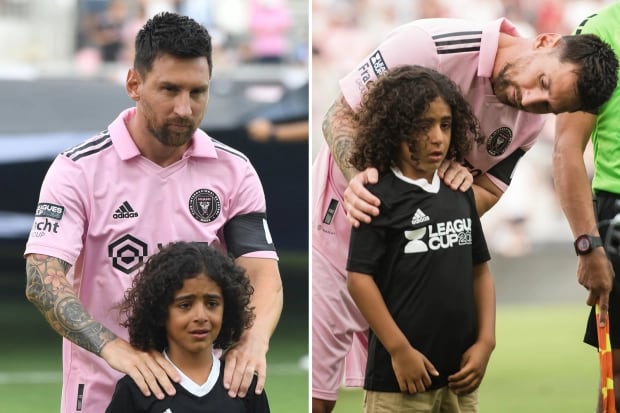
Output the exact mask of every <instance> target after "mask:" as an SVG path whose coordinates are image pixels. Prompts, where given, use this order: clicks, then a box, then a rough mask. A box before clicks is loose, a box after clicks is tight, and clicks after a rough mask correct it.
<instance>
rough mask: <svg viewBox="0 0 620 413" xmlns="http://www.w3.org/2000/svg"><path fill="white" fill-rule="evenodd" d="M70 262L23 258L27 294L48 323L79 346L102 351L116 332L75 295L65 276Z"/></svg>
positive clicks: (42, 257)
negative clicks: (96, 319)
mask: <svg viewBox="0 0 620 413" xmlns="http://www.w3.org/2000/svg"><path fill="white" fill-rule="evenodd" d="M69 268H70V266H69V264H67V263H66V262H64V261H62V260H60V259H58V258H54V257H49V256H46V255H37V254H31V255H29V256H28V257H27V258H26V277H27V278H26V297H27V298H28V300H29V301H30V302H32V303H33V304H34V305H35V306H36V307H37V308H38V309H39V311H40V312H41V313H42V314H43V316H44V317H45V319H46V320H47V322H48V323H49V325H50V326H51V327H52V328H53V329H54V330H55V331H56V332H58V333H59V334H60V335H62V336H63V337H66V338H67V339H69V340H71V341H72V342H73V343H75V344H77V345H78V346H80V347H82V348H84V349H86V350H88V351H90V352H92V353H95V354H97V355H100V354H101V350H102V349H103V347H104V346H105V345H106V344H107V343H108V342H110V341H112V340H114V339H115V338H116V336H115V335H114V333H112V332H111V331H110V330H108V329H107V328H105V327H104V326H103V325H101V324H100V323H98V322H97V321H95V320H94V319H93V318H92V317H91V316H90V314H88V312H87V311H86V309H85V308H84V306H83V305H82V303H80V301H79V299H78V298H77V296H76V295H75V291H74V290H73V288H72V287H71V285H70V284H69V281H68V280H67V278H66V274H67V271H68V270H69Z"/></svg>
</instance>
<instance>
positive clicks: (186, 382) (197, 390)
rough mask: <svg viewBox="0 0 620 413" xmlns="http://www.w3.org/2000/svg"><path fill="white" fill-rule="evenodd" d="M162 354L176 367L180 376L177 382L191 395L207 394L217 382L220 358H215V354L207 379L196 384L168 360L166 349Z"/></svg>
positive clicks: (200, 395)
mask: <svg viewBox="0 0 620 413" xmlns="http://www.w3.org/2000/svg"><path fill="white" fill-rule="evenodd" d="M163 354H164V358H165V359H166V360H168V361H169V362H170V364H172V365H173V366H174V368H175V369H177V371H178V372H179V375H180V376H181V381H180V382H179V384H180V385H181V386H183V387H184V388H185V390H187V391H188V392H190V393H192V394H193V395H195V396H198V397H202V396H204V395H205V394H208V393H209V392H210V391H211V389H213V386H215V383H217V379H218V377H219V376H220V359H219V358H217V357H216V356H215V355H213V365H212V366H211V372H210V373H209V377H208V378H207V381H205V382H204V383H203V384H197V383H196V382H194V381H193V380H192V379H190V378H189V377H187V376H186V375H185V373H183V371H181V369H179V368H178V367H177V366H176V364H174V363H173V362H172V361H171V360H170V358H169V357H168V354H167V353H166V350H164V351H163Z"/></svg>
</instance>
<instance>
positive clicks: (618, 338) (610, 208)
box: [583, 191, 620, 348]
mask: <svg viewBox="0 0 620 413" xmlns="http://www.w3.org/2000/svg"><path fill="white" fill-rule="evenodd" d="M617 200H620V194H613V193H610V192H605V191H597V192H596V195H595V197H594V211H595V213H596V214H597V219H598V222H602V221H604V220H607V219H612V218H614V217H615V216H616V215H617V214H618V213H620V211H617V210H616V201H617ZM607 229H608V227H607V226H606V225H604V226H603V227H601V228H599V232H600V234H601V238H602V239H603V241H605V237H606V236H607ZM607 256H608V257H609V260H610V261H611V264H612V266H613V268H614V272H615V273H616V277H615V278H614V286H613V288H612V290H611V295H610V296H609V338H610V341H611V347H612V348H620V255H618V254H609V252H608V253H607ZM583 341H584V342H586V343H588V344H591V345H593V346H595V347H598V338H597V335H596V316H595V314H594V306H592V309H591V311H590V316H589V317H588V322H587V325H586V333H585V335H584V338H583Z"/></svg>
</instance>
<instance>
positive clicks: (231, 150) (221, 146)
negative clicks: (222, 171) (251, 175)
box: [211, 138, 249, 162]
mask: <svg viewBox="0 0 620 413" xmlns="http://www.w3.org/2000/svg"><path fill="white" fill-rule="evenodd" d="M211 140H212V141H213V144H214V145H215V147H216V148H217V149H221V150H223V151H225V152H228V153H232V154H233V155H236V156H238V157H239V158H241V159H243V160H244V161H246V162H247V161H249V159H248V157H247V156H245V155H244V154H243V153H241V152H239V151H238V150H236V149H234V148H231V147H230V146H228V145H224V144H223V143H222V142H220V141H218V140H217V139H213V138H211Z"/></svg>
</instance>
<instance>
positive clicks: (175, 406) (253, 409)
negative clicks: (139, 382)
mask: <svg viewBox="0 0 620 413" xmlns="http://www.w3.org/2000/svg"><path fill="white" fill-rule="evenodd" d="M223 377H224V362H223V360H222V363H221V366H220V372H219V376H218V379H217V383H216V384H215V386H213V388H212V389H211V391H209V393H207V394H205V395H204V396H197V395H195V394H192V393H190V392H189V391H188V390H187V389H186V388H184V387H183V386H181V385H180V384H178V383H174V387H175V389H176V391H177V393H176V395H175V396H174V397H170V396H166V397H165V398H164V399H163V400H157V399H156V398H155V397H154V396H152V395H151V396H149V397H146V396H144V395H143V394H142V392H141V391H140V389H139V388H138V386H136V384H135V383H134V381H133V380H132V379H131V377H129V376H125V377H123V378H122V379H120V380H119V381H118V383H117V384H116V389H115V390H114V395H113V396H112V401H111V403H110V405H109V406H108V408H107V409H106V413H224V412H225V413H269V411H270V410H269V403H268V401H267V394H266V393H265V391H263V393H262V394H260V395H256V394H254V391H255V389H256V377H254V380H253V381H252V385H251V386H250V388H249V389H248V392H247V395H246V397H244V398H239V397H236V398H232V397H230V396H228V392H227V390H226V389H225V388H224V384H223V381H222V378H223Z"/></svg>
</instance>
